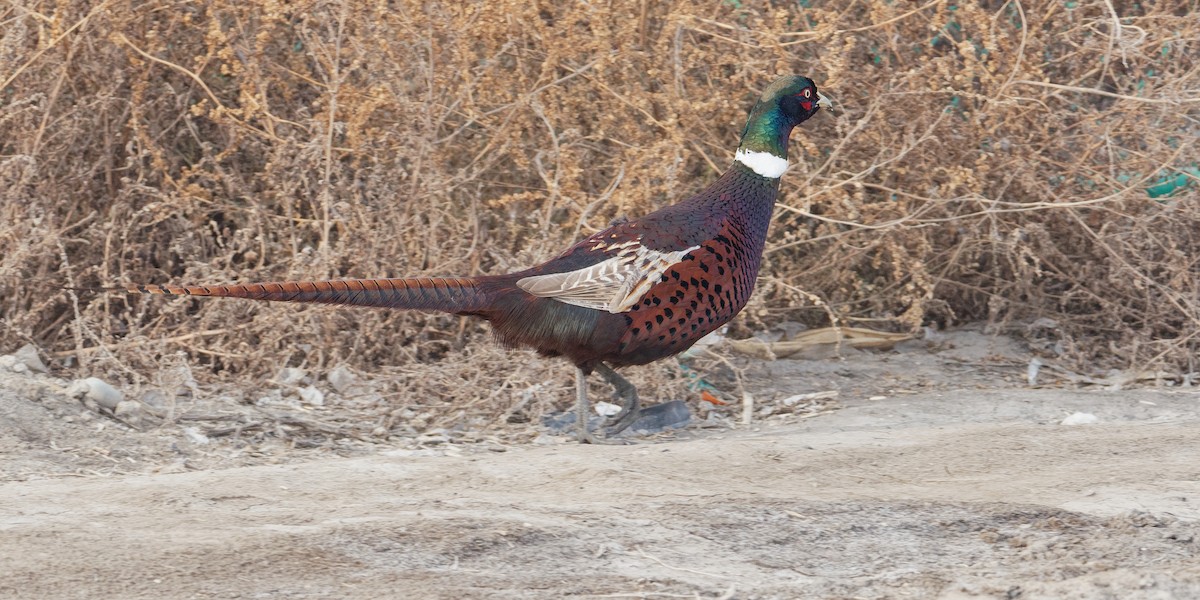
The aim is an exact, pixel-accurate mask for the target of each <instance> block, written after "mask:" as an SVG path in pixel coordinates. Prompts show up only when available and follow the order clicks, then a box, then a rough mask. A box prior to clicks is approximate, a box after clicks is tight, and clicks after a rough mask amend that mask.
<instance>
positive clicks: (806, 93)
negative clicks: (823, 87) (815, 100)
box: [801, 88, 812, 98]
mask: <svg viewBox="0 0 1200 600" xmlns="http://www.w3.org/2000/svg"><path fill="white" fill-rule="evenodd" d="M801 93H802V94H804V97H805V98H812V88H804V91H803V92H801Z"/></svg>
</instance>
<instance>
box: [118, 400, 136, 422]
mask: <svg viewBox="0 0 1200 600" xmlns="http://www.w3.org/2000/svg"><path fill="white" fill-rule="evenodd" d="M113 415H115V416H117V417H119V418H121V419H123V420H125V422H127V423H129V424H130V425H137V424H138V423H140V422H141V421H142V405H141V403H139V402H134V401H133V400H122V401H120V402H118V403H117V407H116V408H114V409H113Z"/></svg>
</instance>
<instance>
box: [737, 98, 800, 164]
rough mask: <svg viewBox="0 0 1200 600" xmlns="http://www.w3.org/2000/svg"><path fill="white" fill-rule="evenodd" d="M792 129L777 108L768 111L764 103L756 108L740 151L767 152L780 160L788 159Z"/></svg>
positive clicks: (749, 121)
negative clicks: (789, 137)
mask: <svg viewBox="0 0 1200 600" xmlns="http://www.w3.org/2000/svg"><path fill="white" fill-rule="evenodd" d="M791 133H792V127H791V126H790V125H788V124H787V119H786V118H785V117H784V116H783V113H781V112H779V109H777V108H774V107H772V108H770V109H767V108H765V107H764V106H763V104H762V103H760V104H759V105H757V106H755V107H754V110H753V111H751V113H750V118H749V120H747V121H746V129H745V131H743V132H742V142H741V144H739V145H738V149H739V150H745V151H747V152H767V153H769V154H772V155H774V156H778V157H779V158H783V159H786V158H787V147H788V136H790V135H791Z"/></svg>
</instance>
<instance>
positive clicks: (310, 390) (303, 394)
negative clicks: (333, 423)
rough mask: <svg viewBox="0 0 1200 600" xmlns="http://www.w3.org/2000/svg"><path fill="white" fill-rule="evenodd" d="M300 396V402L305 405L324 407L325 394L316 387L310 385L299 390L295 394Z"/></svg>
mask: <svg viewBox="0 0 1200 600" xmlns="http://www.w3.org/2000/svg"><path fill="white" fill-rule="evenodd" d="M296 393H297V394H300V400H302V401H304V403H306V404H311V405H313V406H324V405H325V392H322V391H321V390H318V389H317V387H316V386H313V385H310V386H305V387H302V388H300V389H299V390H298V391H297V392H296Z"/></svg>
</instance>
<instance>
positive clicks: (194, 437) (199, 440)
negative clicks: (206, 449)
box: [183, 427, 209, 445]
mask: <svg viewBox="0 0 1200 600" xmlns="http://www.w3.org/2000/svg"><path fill="white" fill-rule="evenodd" d="M183 435H184V436H186V437H187V439H188V441H190V442H191V443H193V444H201V445H202V444H207V443H208V442H209V439H208V436H207V435H204V434H203V433H200V429H198V428H196V427H184V428H183Z"/></svg>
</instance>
